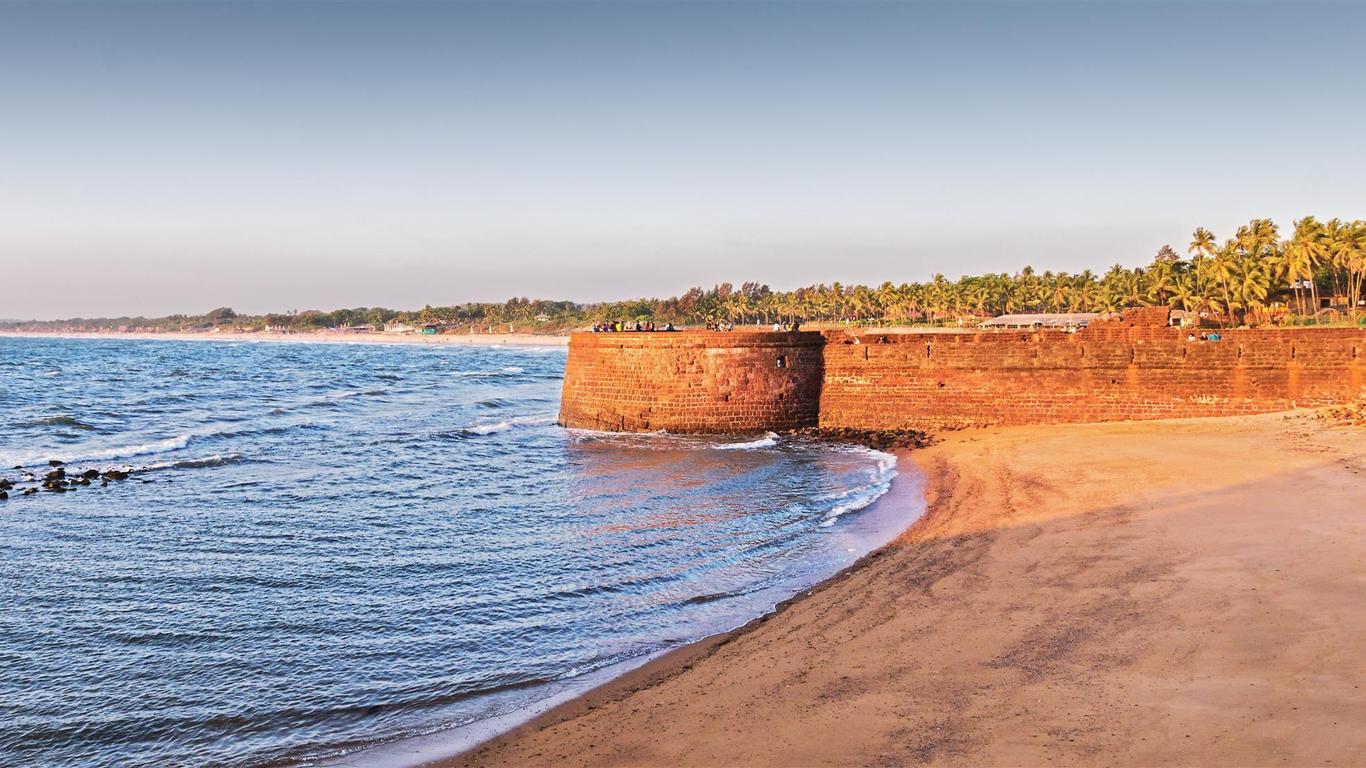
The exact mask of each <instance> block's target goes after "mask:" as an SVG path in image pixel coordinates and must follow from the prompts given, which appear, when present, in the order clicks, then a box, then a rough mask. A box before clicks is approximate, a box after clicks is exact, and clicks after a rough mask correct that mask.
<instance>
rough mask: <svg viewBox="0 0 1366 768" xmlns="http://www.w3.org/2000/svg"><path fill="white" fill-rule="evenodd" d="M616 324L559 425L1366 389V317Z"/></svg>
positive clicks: (1190, 408)
mask: <svg viewBox="0 0 1366 768" xmlns="http://www.w3.org/2000/svg"><path fill="white" fill-rule="evenodd" d="M1127 317H1130V318H1138V319H1139V322H1133V321H1130V322H1125V321H1119V320H1115V321H1108V322H1101V323H1096V324H1094V325H1092V326H1091V327H1089V328H1087V329H1085V330H1082V331H1080V332H1077V333H1064V332H1060V331H1019V332H991V333H970V334H952V333H886V334H883V333H879V334H863V335H856V334H847V333H844V332H827V333H824V334H821V333H807V332H802V333H739V332H736V333H710V332H680V333H641V334H632V333H615V334H588V333H585V334H576V335H575V336H574V337H573V338H572V339H571V341H570V345H569V360H568V365H567V367H566V371H565V381H564V400H563V406H562V410H561V412H560V421H561V423H563V424H565V425H567V426H571V427H586V428H593V429H610V430H620V431H652V430H660V429H664V430H668V431H671V432H717V433H727V432H755V431H762V430H768V429H773V430H784V429H794V428H800V427H810V426H820V427H831V428H839V427H854V428H860V429H898V428H919V429H946V428H957V427H967V426H991V425H1012V424H1058V423H1065V422H1086V421H1116V420H1127V419H1163V418H1180V417H1192V416H1227V415H1234V414H1250V413H1265V412H1271V411H1282V410H1289V409H1292V408H1296V407H1305V406H1319V405H1329V404H1337V403H1343V402H1347V401H1350V400H1352V399H1353V398H1356V397H1361V396H1363V395H1366V331H1363V330H1357V329H1350V328H1322V329H1271V330H1229V331H1221V332H1220V337H1221V338H1219V340H1217V341H1209V340H1200V339H1198V338H1197V339H1195V340H1190V339H1189V336H1190V335H1191V333H1192V332H1191V331H1188V330H1185V329H1180V328H1169V327H1166V326H1165V325H1164V324H1163V325H1159V324H1157V323H1153V322H1151V317H1148V318H1146V322H1145V318H1144V317H1143V316H1142V313H1139V314H1134V315H1129V316H1127Z"/></svg>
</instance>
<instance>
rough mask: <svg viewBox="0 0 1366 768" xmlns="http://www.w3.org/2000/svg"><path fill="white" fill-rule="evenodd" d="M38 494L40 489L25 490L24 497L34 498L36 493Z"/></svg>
mask: <svg viewBox="0 0 1366 768" xmlns="http://www.w3.org/2000/svg"><path fill="white" fill-rule="evenodd" d="M37 492H38V489H37V488H25V489H24V495H25V496H32V495H33V494H35V493H37Z"/></svg>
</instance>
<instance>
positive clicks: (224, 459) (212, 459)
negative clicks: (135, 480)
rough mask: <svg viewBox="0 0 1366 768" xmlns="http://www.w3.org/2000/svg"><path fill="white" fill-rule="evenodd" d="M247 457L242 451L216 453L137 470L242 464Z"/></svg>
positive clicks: (161, 463) (148, 470) (200, 467)
mask: <svg viewBox="0 0 1366 768" xmlns="http://www.w3.org/2000/svg"><path fill="white" fill-rule="evenodd" d="M245 461H246V459H243V458H242V454H240V453H229V454H226V455H220V454H217V453H215V454H214V455H212V456H204V457H201V458H197V459H179V460H177V461H162V462H158V463H156V464H147V465H145V466H141V467H138V468H137V469H135V470H134V471H135V472H153V471H156V470H158V469H202V468H204V467H221V466H223V465H225V464H241V463H244V462H245Z"/></svg>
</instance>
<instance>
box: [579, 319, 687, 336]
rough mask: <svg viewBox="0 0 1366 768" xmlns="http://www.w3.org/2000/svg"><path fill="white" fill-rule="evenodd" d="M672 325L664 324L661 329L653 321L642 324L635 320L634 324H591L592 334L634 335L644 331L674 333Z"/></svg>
mask: <svg viewBox="0 0 1366 768" xmlns="http://www.w3.org/2000/svg"><path fill="white" fill-rule="evenodd" d="M676 330H678V329H677V328H674V324H673V323H665V324H664V327H663V328H657V327H655V324H654V322H653V321H651V322H646V323H642V322H641V321H639V320H637V321H635V322H634V323H623V322H622V321H620V320H609V321H607V322H603V323H594V324H593V333H628V332H629V333H636V332H642V333H643V332H646V331H676Z"/></svg>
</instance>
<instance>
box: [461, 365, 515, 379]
mask: <svg viewBox="0 0 1366 768" xmlns="http://www.w3.org/2000/svg"><path fill="white" fill-rule="evenodd" d="M516 373H526V369H525V368H522V367H521V366H517V365H505V366H503V367H502V368H499V369H497V370H494V371H451V375H452V376H460V377H474V376H503V375H509V374H516Z"/></svg>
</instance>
